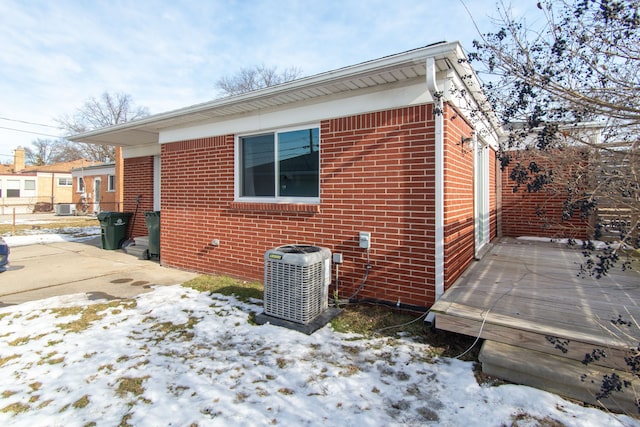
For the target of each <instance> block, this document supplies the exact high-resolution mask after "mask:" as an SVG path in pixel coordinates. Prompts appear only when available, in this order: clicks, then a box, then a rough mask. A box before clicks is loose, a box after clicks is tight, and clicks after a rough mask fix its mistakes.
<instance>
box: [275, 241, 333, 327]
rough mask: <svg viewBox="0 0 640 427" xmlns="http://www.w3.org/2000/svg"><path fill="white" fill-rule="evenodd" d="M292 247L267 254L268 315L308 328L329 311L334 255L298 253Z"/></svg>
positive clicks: (318, 252) (321, 249)
mask: <svg viewBox="0 0 640 427" xmlns="http://www.w3.org/2000/svg"><path fill="white" fill-rule="evenodd" d="M292 246H301V247H302V246H303V245H289V246H285V247H280V248H276V249H272V250H270V251H267V253H266V254H265V267H264V312H265V314H267V315H269V316H273V317H278V318H280V319H285V320H288V321H291V322H296V323H301V324H308V323H309V322H311V321H312V320H313V319H315V318H316V317H317V316H319V315H320V314H322V313H323V312H324V311H325V310H326V309H327V308H328V296H329V295H328V293H329V283H330V282H331V251H329V249H326V248H319V247H315V248H317V250H308V249H307V248H309V246H305V250H301V251H297V250H296V249H297V248H292Z"/></svg>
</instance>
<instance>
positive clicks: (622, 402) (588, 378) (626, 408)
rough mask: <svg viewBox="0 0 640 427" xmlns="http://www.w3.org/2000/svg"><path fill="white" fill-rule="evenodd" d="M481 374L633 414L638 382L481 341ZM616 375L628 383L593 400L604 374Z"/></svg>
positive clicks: (608, 371)
mask: <svg viewBox="0 0 640 427" xmlns="http://www.w3.org/2000/svg"><path fill="white" fill-rule="evenodd" d="M479 360H480V362H481V363H482V371H483V372H484V373H485V374H487V375H490V376H493V377H497V378H501V379H503V380H507V381H509V382H512V383H516V384H523V385H527V386H531V387H535V388H539V389H541V390H546V391H549V392H551V393H555V394H558V395H561V396H564V397H568V398H571V399H576V400H580V401H582V402H586V403H590V404H593V405H596V406H603V407H606V408H607V409H609V410H611V411H614V412H621V413H625V414H629V415H637V414H638V407H637V406H636V393H637V392H640V380H638V379H635V378H634V377H633V376H632V375H630V374H629V373H626V372H622V371H618V370H615V369H611V368H605V367H600V366H595V365H584V364H582V363H581V362H578V361H575V360H572V359H567V358H564V357H559V356H554V355H551V354H547V353H541V352H539V351H535V350H530V349H525V348H522V347H516V346H513V345H509V344H503V343H499V342H496V341H485V342H484V344H483V345H482V349H481V350H480V355H479ZM613 373H615V374H617V375H618V376H619V377H620V378H621V379H622V380H627V381H629V382H630V383H631V386H630V387H628V388H623V392H621V393H620V392H614V393H612V395H611V397H609V398H607V399H601V400H597V399H596V395H597V394H598V393H599V392H600V388H601V384H602V380H603V378H604V375H609V376H610V375H611V374H613Z"/></svg>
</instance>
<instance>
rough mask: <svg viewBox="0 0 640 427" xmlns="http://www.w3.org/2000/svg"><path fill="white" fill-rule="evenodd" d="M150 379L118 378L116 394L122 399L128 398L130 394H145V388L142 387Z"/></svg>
mask: <svg viewBox="0 0 640 427" xmlns="http://www.w3.org/2000/svg"><path fill="white" fill-rule="evenodd" d="M149 378H150V377H149V376H148V375H147V376H144V377H122V378H118V387H116V394H117V395H118V396H120V397H123V398H124V397H126V396H127V395H128V394H129V393H131V394H133V395H134V396H140V395H142V393H144V390H145V389H144V387H143V386H142V385H143V384H144V382H145V381H146V380H148V379H149Z"/></svg>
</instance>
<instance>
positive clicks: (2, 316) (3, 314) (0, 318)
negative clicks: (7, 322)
mask: <svg viewBox="0 0 640 427" xmlns="http://www.w3.org/2000/svg"><path fill="white" fill-rule="evenodd" d="M10 315H11V313H0V320H2V319H4V318H5V317H7V316H10Z"/></svg>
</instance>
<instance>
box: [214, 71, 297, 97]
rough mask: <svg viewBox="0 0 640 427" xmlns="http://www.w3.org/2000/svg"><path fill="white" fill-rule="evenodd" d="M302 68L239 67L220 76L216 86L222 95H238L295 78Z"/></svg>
mask: <svg viewBox="0 0 640 427" xmlns="http://www.w3.org/2000/svg"><path fill="white" fill-rule="evenodd" d="M301 74H302V70H301V69H300V68H297V67H289V68H286V69H285V70H283V71H281V72H279V71H278V68H277V67H275V66H274V67H267V66H265V65H258V66H255V67H253V68H241V69H240V71H238V72H237V73H236V74H234V75H233V76H228V77H222V78H221V79H219V80H218V81H217V82H216V87H217V88H218V89H219V90H220V91H221V92H222V94H223V95H238V94H241V93H246V92H252V91H254V90H258V89H263V88H265V87H270V86H275V85H279V84H281V83H286V82H289V81H291V80H295V79H297V78H298V77H299V76H300V75H301Z"/></svg>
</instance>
